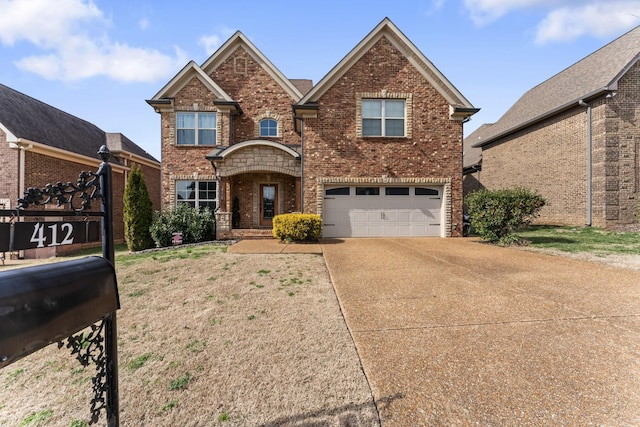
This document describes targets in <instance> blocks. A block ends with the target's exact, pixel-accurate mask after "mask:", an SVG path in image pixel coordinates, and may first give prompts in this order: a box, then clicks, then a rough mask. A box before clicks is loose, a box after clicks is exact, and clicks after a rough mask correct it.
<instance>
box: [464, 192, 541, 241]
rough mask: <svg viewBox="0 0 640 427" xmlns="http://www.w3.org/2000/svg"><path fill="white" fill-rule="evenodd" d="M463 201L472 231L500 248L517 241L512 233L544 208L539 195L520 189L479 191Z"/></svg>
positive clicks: (529, 221) (528, 222) (526, 223)
mask: <svg viewBox="0 0 640 427" xmlns="http://www.w3.org/2000/svg"><path fill="white" fill-rule="evenodd" d="M464 201H465V203H466V205H467V209H468V212H469V215H470V216H471V227H472V229H473V230H474V232H475V233H477V234H478V235H479V236H480V238H481V239H482V240H486V241H488V242H492V243H496V242H497V243H499V244H502V245H509V244H512V243H515V242H517V241H518V238H517V237H516V236H514V235H513V232H514V231H516V230H517V229H519V228H521V227H523V226H525V225H528V224H530V223H531V221H533V220H534V219H535V218H536V217H537V216H538V215H539V212H540V209H542V207H543V206H544V205H545V200H544V198H543V197H542V196H541V195H539V194H538V193H536V192H533V191H530V190H528V189H526V188H522V187H516V188H513V189H504V190H494V191H491V190H486V189H484V190H478V191H476V192H473V193H471V194H469V195H468V196H467V197H465V199H464Z"/></svg>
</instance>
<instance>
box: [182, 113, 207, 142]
mask: <svg viewBox="0 0 640 427" xmlns="http://www.w3.org/2000/svg"><path fill="white" fill-rule="evenodd" d="M176 130H177V132H176V133H177V141H176V142H177V144H178V145H216V113H177V117H176Z"/></svg>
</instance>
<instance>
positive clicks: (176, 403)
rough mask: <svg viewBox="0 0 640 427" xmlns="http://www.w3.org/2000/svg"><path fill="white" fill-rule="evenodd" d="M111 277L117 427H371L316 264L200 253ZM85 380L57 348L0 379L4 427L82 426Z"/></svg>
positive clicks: (139, 265) (163, 257)
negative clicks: (115, 304)
mask: <svg viewBox="0 0 640 427" xmlns="http://www.w3.org/2000/svg"><path fill="white" fill-rule="evenodd" d="M117 270H118V281H119V289H120V297H121V303H122V309H121V310H120V311H119V312H118V329H119V336H118V341H119V365H120V420H121V425H123V426H141V425H145V426H146V425H153V426H158V425H166V426H169V425H171V426H175V425H181V426H204V425H207V426H212V425H224V426H302V425H323V426H325V425H326V426H330V425H336V426H338V425H339V426H347V425H351V426H355V425H358V426H361V425H379V420H378V414H377V411H376V409H375V406H374V404H373V400H372V396H371V391H370V389H369V386H368V384H367V381H366V379H365V377H364V374H363V372H362V368H361V366H360V363H359V359H358V356H357V353H356V350H355V347H354V344H353V341H352V340H351V337H350V335H349V332H348V330H347V328H346V325H345V323H344V319H343V317H342V314H341V312H340V308H339V305H338V302H337V300H336V297H335V294H334V291H333V288H332V286H331V282H330V280H329V278H328V273H327V270H326V267H325V264H324V260H323V258H322V256H318V255H309V254H296V255H239V254H231V253H226V251H225V250H224V248H221V247H214V246H201V247H195V248H190V249H179V250H171V251H166V252H157V253H152V254H144V255H130V256H126V257H119V258H118V262H117ZM91 369H92V367H91V366H90V367H89V368H88V369H87V370H83V369H81V367H80V365H79V363H78V362H76V361H75V359H73V358H72V356H71V355H70V354H69V352H68V350H64V349H61V350H58V348H57V347H56V346H55V345H52V346H49V347H47V348H45V349H43V350H41V351H39V352H36V353H34V354H32V355H30V356H28V357H26V358H24V359H23V360H20V361H18V362H16V363H14V364H12V365H9V366H8V367H5V368H3V369H2V370H0V425H2V426H15V425H21V423H23V425H47V426H48V425H56V426H58V425H59V426H82V425H86V421H87V420H88V419H89V401H90V398H91V391H90V389H91V384H90V377H91V376H92V372H91ZM33 414H35V415H33ZM103 422H104V415H103V416H102V418H101V420H100V423H103Z"/></svg>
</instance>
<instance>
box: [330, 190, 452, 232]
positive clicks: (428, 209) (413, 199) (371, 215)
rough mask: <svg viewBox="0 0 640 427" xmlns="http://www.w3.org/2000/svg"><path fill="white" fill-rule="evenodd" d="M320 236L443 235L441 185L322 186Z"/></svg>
mask: <svg viewBox="0 0 640 427" xmlns="http://www.w3.org/2000/svg"><path fill="white" fill-rule="evenodd" d="M322 219H323V237H396V236H398V237H419V236H422V237H424V236H442V227H441V224H442V187H437V186H435V187H430V186H429V187H427V186H382V185H380V186H378V185H373V186H364V185H362V186H355V185H354V186H334V187H325V189H324V206H323V218H322Z"/></svg>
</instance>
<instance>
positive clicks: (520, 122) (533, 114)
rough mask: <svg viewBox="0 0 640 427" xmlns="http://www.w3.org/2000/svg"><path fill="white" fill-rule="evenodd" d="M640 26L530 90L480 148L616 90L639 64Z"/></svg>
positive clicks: (496, 126) (492, 130)
mask: <svg viewBox="0 0 640 427" xmlns="http://www.w3.org/2000/svg"><path fill="white" fill-rule="evenodd" d="M639 55H640V26H638V27H636V28H634V29H633V30H631V31H629V32H628V33H626V34H624V35H623V36H621V37H619V38H617V39H616V40H614V41H612V42H611V43H609V44H607V45H606V46H604V47H602V48H601V49H599V50H597V51H595V52H594V53H592V54H591V55H589V56H587V57H586V58H583V59H582V60H580V61H578V62H576V63H575V64H573V65H572V66H570V67H568V68H566V69H565V70H563V71H561V72H560V73H558V74H556V75H555V76H553V77H551V78H550V79H548V80H546V81H544V82H543V83H541V84H539V85H538V86H536V87H534V88H532V89H530V90H529V91H528V92H526V93H525V94H524V95H522V97H521V98H520V99H519V100H518V101H517V102H516V103H515V104H513V106H512V107H511V108H510V109H509V110H508V111H507V112H506V113H505V114H504V115H503V116H502V117H501V118H500V120H498V121H497V122H496V123H495V124H494V125H493V126H492V127H491V131H490V132H489V133H488V134H487V135H485V137H484V138H483V139H484V141H482V142H479V143H477V145H478V146H482V145H485V144H489V143H491V142H493V141H495V140H497V139H499V138H501V137H504V136H507V135H509V134H511V133H513V132H516V131H518V130H520V129H523V128H525V127H527V126H529V125H531V124H534V123H536V122H538V121H540V120H543V119H545V118H547V117H550V116H553V115H554V114H557V113H559V112H561V111H564V110H566V109H568V108H572V107H575V106H576V105H578V103H579V101H580V100H584V101H586V102H588V101H589V100H592V99H594V98H597V97H599V96H603V95H606V94H608V93H610V92H612V91H615V90H616V89H617V84H618V80H620V78H621V77H622V76H623V75H624V74H625V73H626V72H627V71H628V70H629V69H630V68H631V67H632V66H633V65H634V64H635V63H636V62H637V61H638V58H639Z"/></svg>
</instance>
